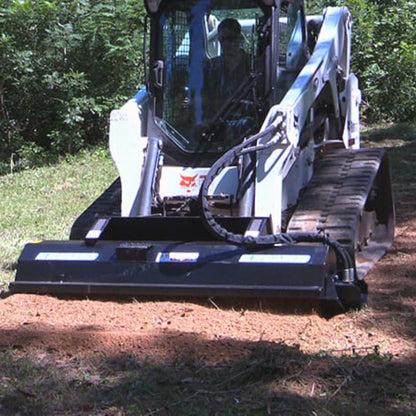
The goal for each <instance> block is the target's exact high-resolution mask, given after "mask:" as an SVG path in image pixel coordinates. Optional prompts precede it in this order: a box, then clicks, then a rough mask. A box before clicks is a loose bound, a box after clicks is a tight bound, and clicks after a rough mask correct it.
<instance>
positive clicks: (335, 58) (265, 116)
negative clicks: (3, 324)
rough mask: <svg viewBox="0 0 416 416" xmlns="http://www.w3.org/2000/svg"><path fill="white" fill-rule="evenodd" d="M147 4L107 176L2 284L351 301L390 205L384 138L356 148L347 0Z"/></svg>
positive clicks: (115, 119) (384, 242) (376, 250)
mask: <svg viewBox="0 0 416 416" xmlns="http://www.w3.org/2000/svg"><path fill="white" fill-rule="evenodd" d="M145 6H146V9H147V12H148V16H149V19H148V22H149V24H150V27H149V28H148V29H149V30H148V32H150V43H148V44H147V42H146V44H147V46H145V49H146V50H148V51H149V52H148V54H146V56H147V62H148V64H146V68H147V82H146V87H145V88H144V89H143V90H141V91H139V92H138V93H137V94H136V95H135V96H134V97H133V98H132V99H130V100H129V101H128V102H127V103H126V104H125V105H124V106H123V107H122V108H121V109H119V110H114V111H113V112H112V113H111V118H110V139H109V142H110V150H111V154H112V156H113V159H114V161H115V163H116V165H117V168H118V170H119V174H120V177H119V179H117V180H116V181H115V182H114V183H113V184H112V185H111V186H110V187H109V188H108V190H107V191H106V192H104V194H103V195H101V196H100V197H99V198H98V199H97V200H96V201H95V202H94V203H93V204H92V205H91V206H90V207H89V208H88V209H87V210H86V211H85V212H84V213H83V214H82V215H81V216H80V217H79V218H78V219H77V220H76V222H75V223H74V225H73V227H72V230H71V234H70V239H69V241H43V242H40V243H34V244H27V245H26V246H25V248H24V250H23V252H22V254H21V257H20V259H19V262H18V268H17V273H16V278H15V281H14V282H13V283H11V291H12V292H26V293H50V294H68V295H73V294H76V295H91V294H97V295H131V296H138V295H143V296H161V297H165V296H174V297H176V296H180V297H187V296H190V297H195V296H199V297H206V298H209V297H221V296H223V297H227V298H236V297H243V298H245V297H249V298H250V297H255V298H275V299H276V302H278V299H279V298H280V299H283V298H285V299H286V298H290V299H292V298H295V299H301V300H303V299H308V300H316V301H318V302H320V303H322V304H323V306H324V307H325V308H326V310H327V311H329V313H338V312H342V311H345V310H347V309H350V308H359V307H360V306H361V305H362V303H363V302H364V301H365V298H366V295H367V285H366V283H365V280H364V276H365V275H366V273H367V272H368V270H369V268H370V267H371V266H372V265H373V264H374V263H375V261H377V260H378V259H379V258H380V256H381V255H382V254H383V253H384V252H385V250H386V249H387V248H388V247H389V246H390V245H391V243H392V239H393V232H394V208H393V202H392V193H391V186H390V173H389V166H388V159H387V156H386V154H385V152H384V150H382V149H376V148H369V149H360V133H359V106H360V100H361V92H360V90H359V86H358V81H357V78H356V77H355V76H354V74H352V73H351V72H350V50H351V25H352V23H351V16H350V13H349V11H348V9H346V8H345V7H328V8H327V9H325V10H324V12H323V14H322V15H318V16H315V15H313V16H306V14H305V9H304V5H303V2H302V1H300V0H288V1H285V0H145ZM225 21H226V22H227V23H225ZM223 22H224V23H223ZM227 25H228V32H227V31H226V30H225V29H224V28H226V26H227ZM230 28H233V30H234V32H230V30H231V29H230ZM223 29H224V30H223ZM227 42H228V43H230V42H234V45H235V47H236V48H237V51H238V53H237V52H235V53H234V55H231V56H232V59H230V58H229V57H228V58H227V57H226V56H225V52H226V49H227V48H228V46H229V45H228V46H227V45H226V43H227ZM227 60H228V62H227ZM230 63H231V68H232V69H231V70H230V67H228V68H227V65H230ZM97 171H98V169H97Z"/></svg>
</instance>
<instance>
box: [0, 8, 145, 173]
mask: <svg viewBox="0 0 416 416" xmlns="http://www.w3.org/2000/svg"><path fill="white" fill-rule="evenodd" d="M0 5H1V6H0V20H1V22H2V24H1V28H0V61H1V67H0V160H3V161H4V160H5V159H6V158H7V160H8V162H7V163H9V162H10V164H12V165H13V164H14V162H15V161H19V163H26V164H32V163H37V162H41V161H42V160H41V159H42V158H43V157H44V155H45V154H46V153H47V154H49V157H50V155H51V153H52V154H55V155H56V154H61V153H66V152H70V153H73V152H75V151H77V150H78V149H79V148H81V147H82V146H83V144H84V143H89V144H90V143H96V142H98V141H100V140H102V139H103V137H105V135H106V134H105V133H106V127H107V118H108V115H109V113H110V110H111V109H112V108H113V107H114V106H115V105H118V104H119V103H121V102H123V101H124V100H125V99H126V98H127V97H128V96H130V95H132V93H134V91H135V89H137V88H138V87H139V85H140V84H142V83H143V62H142V43H143V22H144V9H143V6H142V2H141V1H140V0H99V1H98V0H59V1H57V0H39V1H36V2H32V1H30V0H0ZM45 149H46V150H52V152H44V150H45ZM4 163H5V162H3V166H2V167H0V171H1V170H3V171H4V169H5V166H4ZM2 168H3V169H2Z"/></svg>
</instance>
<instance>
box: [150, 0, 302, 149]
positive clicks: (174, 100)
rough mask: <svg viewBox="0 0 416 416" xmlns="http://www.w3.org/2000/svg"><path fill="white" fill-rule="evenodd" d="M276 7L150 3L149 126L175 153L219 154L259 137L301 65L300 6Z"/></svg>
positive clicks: (172, 0)
mask: <svg viewBox="0 0 416 416" xmlns="http://www.w3.org/2000/svg"><path fill="white" fill-rule="evenodd" d="M273 4H274V2H273V1H270V0H268V1H263V0H222V1H219V0H199V1H197V0H185V1H184V0H169V1H167V0H165V1H163V0H162V1H157V0H154V1H151V0H147V2H146V6H147V10H148V11H149V13H150V15H151V17H152V19H151V33H152V36H151V45H150V59H151V68H150V77H149V82H148V90H149V92H150V96H151V98H152V100H153V105H152V106H151V109H152V110H151V111H152V112H153V113H152V124H153V127H155V128H156V129H157V130H158V131H159V133H162V136H163V137H164V139H166V138H167V139H168V142H169V143H168V145H169V147H174V148H175V152H179V153H182V154H189V153H191V154H195V153H201V154H207V153H216V154H218V153H223V152H224V151H226V150H228V149H229V148H231V147H232V146H234V145H235V144H237V143H240V142H241V141H242V140H243V139H244V138H245V137H248V136H250V135H252V134H255V133H257V132H258V131H259V130H260V128H261V125H262V123H263V121H264V118H265V116H266V114H267V111H268V110H269V108H270V107H271V106H272V105H273V104H275V103H276V102H278V101H279V100H280V99H281V98H282V97H283V95H284V94H285V92H286V91H287V90H288V88H289V87H290V85H291V82H293V80H294V77H293V76H291V77H289V79H290V81H287V79H288V77H287V76H284V75H283V74H284V73H286V72H287V73H290V74H291V75H293V74H295V75H297V73H298V72H299V70H300V68H301V66H302V65H303V64H304V55H305V53H304V45H306V31H305V28H304V15H303V14H302V13H303V8H302V2H300V1H289V2H287V1H286V2H283V5H280V7H275V6H274V5H273ZM277 26H279V29H278V32H277V33H279V36H278V37H275V39H274V37H273V36H272V31H275V30H276V29H275V28H276V27H277ZM279 45H280V46H279ZM279 48H280V50H279ZM299 51H300V53H299ZM273 62H274V63H275V64H273ZM286 68H287V70H286ZM279 77H280V79H281V80H283V79H285V80H286V81H281V82H280V84H281V85H280V86H279V87H277V86H276V84H277V80H278V79H279ZM164 141H166V140H164Z"/></svg>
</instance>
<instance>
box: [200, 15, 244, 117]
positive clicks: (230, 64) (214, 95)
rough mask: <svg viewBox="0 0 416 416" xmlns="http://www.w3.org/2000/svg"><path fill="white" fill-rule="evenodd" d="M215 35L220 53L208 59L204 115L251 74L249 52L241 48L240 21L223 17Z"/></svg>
mask: <svg viewBox="0 0 416 416" xmlns="http://www.w3.org/2000/svg"><path fill="white" fill-rule="evenodd" d="M218 39H219V41H220V43H221V49H222V54H221V56H219V57H216V58H213V59H211V60H210V62H209V65H208V66H207V68H206V70H205V73H204V78H205V80H204V81H205V82H204V90H205V91H206V94H205V96H206V100H205V103H204V104H205V105H204V107H205V118H206V119H207V118H208V119H209V118H210V116H211V117H212V116H213V114H215V112H216V111H218V109H219V108H220V107H221V105H222V104H223V103H224V102H225V100H227V98H229V97H231V96H232V94H233V93H234V92H235V90H236V89H237V88H238V87H239V86H240V85H241V84H242V83H243V82H244V81H245V80H246V79H247V77H248V76H249V74H250V55H249V54H247V53H246V52H245V51H244V49H243V40H244V39H243V35H242V33H241V25H240V23H239V22H238V21H237V20H236V19H231V18H227V19H224V20H223V21H222V22H221V23H220V24H219V26H218ZM207 115H208V117H207Z"/></svg>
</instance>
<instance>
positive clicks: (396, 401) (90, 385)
mask: <svg viewBox="0 0 416 416" xmlns="http://www.w3.org/2000/svg"><path fill="white" fill-rule="evenodd" d="M69 335H70V334H68V336H69ZM167 339H168V341H169V340H174V342H175V344H174V345H172V349H171V350H169V343H170V341H169V342H166V341H167ZM153 342H154V348H155V350H158V349H160V346H161V345H163V346H164V347H165V348H167V351H165V359H164V361H163V362H158V361H156V360H154V359H153V358H149V357H141V356H140V345H138V347H137V355H132V354H122V353H120V354H116V355H111V356H107V355H105V354H104V353H100V352H95V353H91V355H90V356H89V357H88V358H82V359H81V358H80V357H76V356H74V357H66V359H65V360H62V359H58V358H56V356H55V355H54V352H53V351H48V350H47V348H46V349H45V350H43V351H39V352H38V353H37V354H35V353H34V354H32V355H30V356H28V355H22V354H19V350H18V349H16V348H14V347H13V346H10V348H8V349H6V350H4V351H3V352H2V353H1V360H0V373H1V374H2V376H1V377H0V397H1V399H0V414H8V415H12V414H20V415H52V414H53V415H56V414H60V415H61V414H71V415H87V414H88V415H93V414H99V415H178V416H179V415H181V416H186V415H197V414H198V415H317V414H318V415H373V414H378V415H412V414H415V413H412V412H416V405H415V403H416V402H415V400H414V399H415V393H416V360H411V361H406V362H399V361H392V360H391V357H389V356H382V355H380V354H379V352H378V351H377V350H376V349H375V350H373V351H367V353H366V355H352V356H351V355H349V356H334V355H326V354H305V353H303V352H301V351H300V350H299V349H298V348H296V347H290V346H287V345H285V344H281V343H277V344H276V343H270V342H240V341H235V340H232V339H224V340H214V341H213V340H206V339H203V338H202V337H200V336H196V335H195V334H185V333H170V332H166V333H165V334H164V335H161V336H160V337H159V338H158V337H155V338H154V341H153ZM233 349H235V350H238V351H242V350H243V351H245V353H244V354H243V355H240V357H239V358H238V359H232V358H231V359H229V360H228V361H227V360H224V357H223V356H222V353H224V356H226V357H230V355H229V352H230V351H233ZM169 351H170V354H169ZM212 351H215V354H216V356H213V354H212ZM166 353H168V355H167V356H168V357H169V358H168V359H166ZM231 357H232V355H231Z"/></svg>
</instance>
